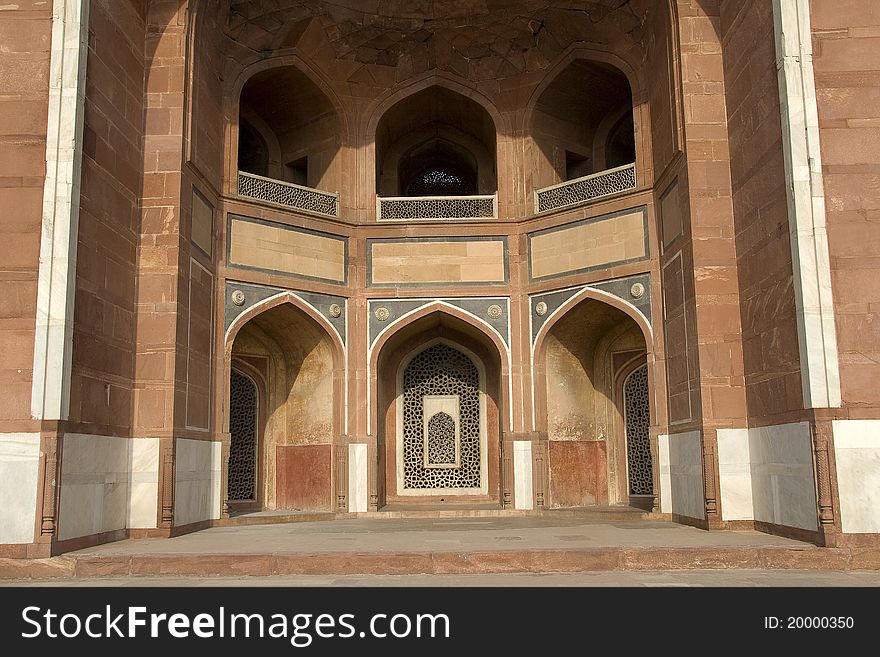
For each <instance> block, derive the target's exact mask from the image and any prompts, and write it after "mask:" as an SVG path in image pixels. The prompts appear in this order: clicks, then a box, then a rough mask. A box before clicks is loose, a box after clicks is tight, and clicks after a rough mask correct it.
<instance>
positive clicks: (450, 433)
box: [428, 411, 455, 466]
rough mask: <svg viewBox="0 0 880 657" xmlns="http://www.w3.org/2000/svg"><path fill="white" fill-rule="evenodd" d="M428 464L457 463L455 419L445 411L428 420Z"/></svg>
mask: <svg viewBox="0 0 880 657" xmlns="http://www.w3.org/2000/svg"><path fill="white" fill-rule="evenodd" d="M428 465H429V466H431V465H455V420H453V419H452V418H451V417H449V415H447V414H446V413H444V412H443V411H440V412H439V413H437V414H435V415H434V417H432V418H431V419H430V420H428Z"/></svg>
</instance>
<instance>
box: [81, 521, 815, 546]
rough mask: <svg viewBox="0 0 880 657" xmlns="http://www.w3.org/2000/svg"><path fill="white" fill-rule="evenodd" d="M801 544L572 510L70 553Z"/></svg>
mask: <svg viewBox="0 0 880 657" xmlns="http://www.w3.org/2000/svg"><path fill="white" fill-rule="evenodd" d="M765 546H779V547H802V548H804V549H811V548H814V546H811V545H809V544H806V543H801V542H799V541H794V540H791V539H787V538H780V537H778V536H772V535H770V534H764V533H761V532H756V531H713V532H707V531H703V530H701V529H696V528H694V527H688V526H686V525H680V524H676V523H672V522H664V521H638V520H636V521H596V520H592V519H589V520H585V519H583V518H582V517H579V516H578V515H575V514H560V515H559V516H532V517H525V516H523V517H499V518H441V519H418V518H389V519H366V518H362V519H356V520H335V521H332V522H300V523H290V524H280V525H252V526H246V527H215V528H212V529H206V530H204V531H200V532H195V533H192V534H186V535H185V536H179V537H177V538H172V539H146V540H126V541H119V542H116V543H109V544H106V545H101V546H98V547H93V548H87V549H85V550H80V551H78V552H75V553H71V554H74V555H101V556H109V555H114V556H116V555H166V554H167V555H170V554H179V555H194V554H199V555H201V554H203V555H210V554H253V553H254V552H260V553H264V554H289V553H310V554H327V553H343V552H355V551H356V552H360V553H364V552H368V553H382V552H395V553H400V552H430V551H440V550H442V551H468V552H475V551H480V550H492V551H499V550H502V551H503V550H554V549H566V550H571V549H580V548H607V547H623V548H639V547H655V548H656V547H663V548H667V547H668V548H688V547H703V548H712V547H719V548H720V547H765Z"/></svg>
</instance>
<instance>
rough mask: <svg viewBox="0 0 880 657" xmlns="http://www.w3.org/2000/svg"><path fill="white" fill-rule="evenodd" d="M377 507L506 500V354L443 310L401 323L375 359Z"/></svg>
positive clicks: (496, 502) (485, 337)
mask: <svg viewBox="0 0 880 657" xmlns="http://www.w3.org/2000/svg"><path fill="white" fill-rule="evenodd" d="M376 378H377V389H378V395H377V397H378V399H377V407H378V414H377V437H378V461H379V469H378V471H379V477H378V479H379V481H378V492H379V495H378V498H379V506H380V507H382V506H386V505H391V506H400V505H420V504H421V505H458V506H462V505H499V506H500V504H501V444H500V443H501V441H500V436H501V421H500V413H499V411H500V408H501V397H502V395H501V358H500V355H499V353H498V349H497V347H496V345H495V344H494V343H493V342H492V341H491V340H490V339H489V338H488V336H486V334H485V333H483V332H482V331H481V330H480V329H478V328H477V327H476V326H473V325H471V324H468V323H467V322H466V321H464V320H463V319H459V318H457V317H454V316H453V315H451V314H447V313H445V312H442V311H435V312H431V313H429V314H427V315H425V316H422V317H420V318H418V319H416V320H414V321H412V322H411V323H409V324H406V325H405V326H403V327H401V328H399V329H398V330H397V331H396V332H395V333H394V334H393V335H391V336H390V337H389V338H388V340H387V341H385V342H384V344H383V345H382V346H381V347H380V352H379V356H378V359H377V369H376Z"/></svg>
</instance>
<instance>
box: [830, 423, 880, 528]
mask: <svg viewBox="0 0 880 657" xmlns="http://www.w3.org/2000/svg"><path fill="white" fill-rule="evenodd" d="M832 426H833V430H834V460H835V462H836V463H837V487H838V493H839V495H840V522H841V527H842V529H843V531H844V533H848V534H855V533H872V534H877V533H880V420H835V421H834V422H833V423H832Z"/></svg>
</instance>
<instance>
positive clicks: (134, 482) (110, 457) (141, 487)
mask: <svg viewBox="0 0 880 657" xmlns="http://www.w3.org/2000/svg"><path fill="white" fill-rule="evenodd" d="M62 454H63V456H62V459H61V498H60V505H59V526H58V538H59V539H61V540H66V539H69V538H77V537H80V536H90V535H92V534H100V533H103V532H109V531H115V530H119V529H126V528H138V529H148V528H153V527H156V521H157V510H158V492H159V439H158V438H120V437H117V436H95V435H88V434H66V435H65V436H64V443H63V452H62Z"/></svg>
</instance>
